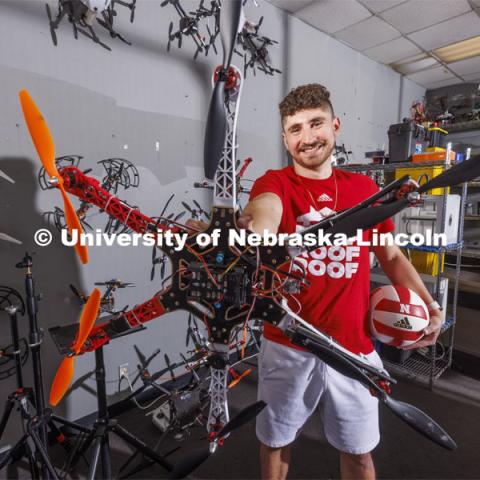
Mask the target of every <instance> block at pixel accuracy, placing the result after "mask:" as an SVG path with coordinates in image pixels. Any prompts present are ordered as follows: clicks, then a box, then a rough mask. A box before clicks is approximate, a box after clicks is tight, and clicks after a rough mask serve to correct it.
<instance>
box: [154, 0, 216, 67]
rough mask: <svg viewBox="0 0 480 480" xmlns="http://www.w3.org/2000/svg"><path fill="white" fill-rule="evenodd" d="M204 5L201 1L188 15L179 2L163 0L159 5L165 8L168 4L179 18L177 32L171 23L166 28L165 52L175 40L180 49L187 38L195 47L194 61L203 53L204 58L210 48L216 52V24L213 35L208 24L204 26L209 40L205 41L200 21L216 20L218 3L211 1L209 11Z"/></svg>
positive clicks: (176, 0)
mask: <svg viewBox="0 0 480 480" xmlns="http://www.w3.org/2000/svg"><path fill="white" fill-rule="evenodd" d="M204 3H205V0H201V1H200V5H199V7H198V8H197V10H195V11H194V12H188V13H187V12H186V11H185V9H184V8H183V7H182V5H181V4H180V1H179V0H164V1H163V2H162V3H161V4H160V6H162V7H166V6H167V5H168V4H171V5H173V6H174V7H175V10H176V12H177V13H178V15H179V17H180V20H179V25H178V30H176V31H173V29H174V27H173V22H170V25H169V27H168V44H167V51H170V45H171V42H173V41H175V40H176V41H177V42H178V48H182V44H183V37H184V36H187V37H191V38H192V39H193V41H194V42H195V45H196V46H197V49H196V51H195V55H194V59H196V58H197V57H198V54H199V53H202V52H204V53H205V56H206V55H208V51H209V49H210V47H213V49H214V51H215V53H216V52H217V49H216V47H215V39H216V38H217V35H218V29H217V23H216V22H215V29H214V31H213V33H212V31H211V30H210V27H209V26H208V24H207V25H206V30H207V32H208V36H209V40H208V41H206V37H205V36H203V35H202V34H201V33H200V21H201V20H203V19H206V18H208V17H213V18H216V17H217V16H218V15H219V11H220V7H219V4H218V1H216V0H212V1H211V4H210V9H208V8H206V7H205V6H204Z"/></svg>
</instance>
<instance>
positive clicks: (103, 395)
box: [52, 329, 173, 480]
mask: <svg viewBox="0 0 480 480" xmlns="http://www.w3.org/2000/svg"><path fill="white" fill-rule="evenodd" d="M135 331H136V329H135ZM52 333H53V332H52ZM95 380H96V384H97V405H98V416H97V420H96V421H95V424H94V426H93V429H92V431H91V432H90V434H89V435H88V436H87V437H86V439H85V441H84V443H83V445H82V446H81V448H80V450H79V452H78V454H77V455H76V456H75V457H74V458H73V459H72V464H71V465H70V468H72V467H74V466H75V463H76V461H77V460H78V457H79V456H80V455H83V454H84V453H85V452H86V451H87V450H88V449H89V448H90V446H91V445H92V444H93V452H92V456H91V462H90V471H89V474H88V478H89V480H93V479H94V478H95V475H96V473H97V469H98V465H99V461H101V464H102V477H101V478H105V479H110V478H112V465H111V459H110V447H109V435H110V433H114V434H115V435H117V436H118V437H120V438H121V439H122V440H124V441H125V442H126V443H127V444H128V445H130V446H131V447H133V448H135V449H136V450H138V451H140V452H142V453H143V454H144V455H145V456H146V457H148V458H149V459H150V460H152V461H153V462H155V463H158V464H159V465H161V466H162V467H164V468H165V469H166V470H167V471H171V470H172V468H173V465H172V464H171V463H170V462H168V461H167V460H166V459H165V457H163V456H162V455H159V454H158V453H157V452H155V451H154V450H152V449H151V448H149V447H147V445H146V444H145V443H144V442H142V441H141V440H140V439H138V438H137V437H135V436H134V435H133V434H132V433H130V432H129V431H128V430H126V429H125V428H124V427H122V426H121V425H120V424H119V423H118V422H117V420H115V419H112V418H110V416H109V414H108V408H107V390H106V383H105V363H104V357H103V346H101V347H100V348H98V349H97V350H95Z"/></svg>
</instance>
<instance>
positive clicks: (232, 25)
mask: <svg viewBox="0 0 480 480" xmlns="http://www.w3.org/2000/svg"><path fill="white" fill-rule="evenodd" d="M241 13H242V0H229V1H228V2H223V3H222V9H221V11H220V38H221V39H222V46H223V69H224V70H228V67H229V66H230V62H231V61H232V54H233V49H234V48H235V43H236V41H237V34H238V30H239V26H240V18H241Z"/></svg>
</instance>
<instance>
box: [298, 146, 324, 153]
mask: <svg viewBox="0 0 480 480" xmlns="http://www.w3.org/2000/svg"><path fill="white" fill-rule="evenodd" d="M321 147H323V145H316V146H315V147H305V148H302V152H311V151H313V150H318V149H319V148H321Z"/></svg>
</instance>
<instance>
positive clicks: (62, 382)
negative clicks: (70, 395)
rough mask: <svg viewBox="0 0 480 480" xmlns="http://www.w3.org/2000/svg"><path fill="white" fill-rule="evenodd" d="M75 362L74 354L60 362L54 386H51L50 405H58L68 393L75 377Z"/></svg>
mask: <svg viewBox="0 0 480 480" xmlns="http://www.w3.org/2000/svg"><path fill="white" fill-rule="evenodd" d="M73 363H74V357H73V356H72V357H66V358H64V359H63V361H62V363H61V364H60V367H59V368H58V370H57V373H56V374H55V378H54V379H53V383H52V387H51V388H50V398H49V402H50V405H53V406H55V405H57V404H58V402H60V400H61V399H62V398H63V396H64V395H65V393H67V390H68V387H69V386H70V383H72V379H73V373H74V368H73Z"/></svg>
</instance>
